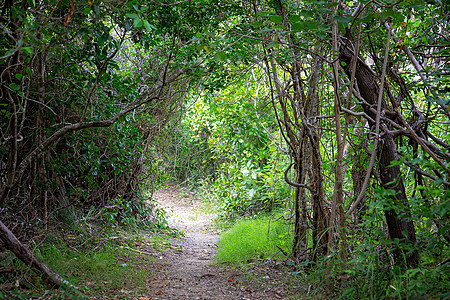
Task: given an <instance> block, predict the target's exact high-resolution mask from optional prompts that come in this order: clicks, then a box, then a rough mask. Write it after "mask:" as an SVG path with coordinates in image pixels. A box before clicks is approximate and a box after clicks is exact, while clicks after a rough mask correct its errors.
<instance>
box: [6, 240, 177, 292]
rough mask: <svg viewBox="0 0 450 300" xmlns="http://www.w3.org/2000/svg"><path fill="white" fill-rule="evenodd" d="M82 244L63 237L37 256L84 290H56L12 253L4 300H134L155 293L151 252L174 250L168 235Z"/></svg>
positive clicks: (7, 260) (40, 251) (153, 264)
mask: <svg viewBox="0 0 450 300" xmlns="http://www.w3.org/2000/svg"><path fill="white" fill-rule="evenodd" d="M77 242H80V241H78V240H76V241H71V242H70V243H69V242H64V241H63V240H62V238H61V237H59V238H56V237H53V238H47V239H46V241H45V242H44V243H43V245H42V246H40V247H39V249H37V250H35V251H34V252H35V254H37V255H38V256H40V257H41V259H42V260H43V261H44V262H45V263H46V264H47V265H48V266H49V267H51V268H52V269H53V270H54V271H56V272H57V273H59V274H60V275H61V276H62V277H64V278H65V279H67V280H68V281H69V282H70V283H71V284H73V285H74V286H77V287H78V288H79V289H78V290H74V289H71V288H68V287H61V288H60V289H58V290H51V289H49V286H47V285H46V284H45V283H44V282H43V281H42V279H41V278H40V277H39V276H36V273H34V272H33V271H31V270H30V269H29V268H28V267H27V266H25V265H24V264H23V263H22V262H21V261H20V260H18V259H17V258H15V257H14V256H13V255H12V254H10V253H8V252H5V253H4V255H7V257H5V259H4V260H3V261H0V270H5V269H6V268H11V269H12V270H13V271H12V272H11V273H10V274H5V273H3V274H0V299H3V298H4V297H6V298H8V297H13V298H17V299H28V298H30V297H44V298H45V299H47V298H48V299H89V298H91V297H94V298H102V299H129V298H138V297H141V296H145V295H147V294H149V293H150V291H149V288H148V287H149V286H150V284H149V283H150V281H151V280H153V279H154V278H155V277H157V275H155V271H157V268H155V260H156V259H155V257H154V256H153V255H151V254H150V253H148V251H151V250H152V249H154V248H156V247H155V245H160V247H159V248H160V250H164V249H163V248H172V247H173V245H172V243H171V242H170V241H169V240H168V238H165V237H164V236H162V235H161V236H160V235H155V236H148V237H147V236H145V237H143V236H131V237H128V238H126V239H120V240H119V239H117V240H113V241H108V242H105V241H104V240H103V242H101V241H100V242H99V241H98V240H97V241H95V242H94V241H93V240H91V244H88V243H85V244H84V245H75V243H77ZM7 275H8V276H7Z"/></svg>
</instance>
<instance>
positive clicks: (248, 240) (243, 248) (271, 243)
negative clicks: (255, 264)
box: [216, 217, 292, 265]
mask: <svg viewBox="0 0 450 300" xmlns="http://www.w3.org/2000/svg"><path fill="white" fill-rule="evenodd" d="M288 229H289V228H288V226H287V225H286V224H283V223H282V222H280V221H273V220H272V221H271V219H270V218H269V217H259V218H255V219H242V220H239V221H237V222H236V223H235V224H234V225H233V226H232V227H231V228H230V229H229V230H227V231H225V232H224V233H223V234H222V235H221V238H220V239H219V242H218V244H217V246H218V248H217V255H216V260H217V262H220V263H229V264H238V265H239V264H245V263H247V262H249V261H252V260H258V259H264V258H269V257H274V258H282V257H283V254H282V252H281V251H280V250H279V248H278V247H280V248H282V249H283V250H284V251H285V252H287V253H289V250H290V248H291V244H292V242H291V240H292V236H291V234H289V232H288ZM277 246H278V247H277Z"/></svg>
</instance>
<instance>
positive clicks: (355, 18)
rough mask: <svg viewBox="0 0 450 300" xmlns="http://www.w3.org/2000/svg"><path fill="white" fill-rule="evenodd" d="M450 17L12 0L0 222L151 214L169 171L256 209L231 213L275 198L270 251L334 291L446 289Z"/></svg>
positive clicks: (43, 229) (281, 5)
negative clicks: (153, 196)
mask: <svg viewBox="0 0 450 300" xmlns="http://www.w3.org/2000/svg"><path fill="white" fill-rule="evenodd" d="M449 20H450V18H449V6H448V4H445V3H442V2H441V1H427V2H424V1H417V0H410V1H398V2H396V1H389V0H385V1H361V2H351V1H337V2H327V1H312V0H311V1H281V0H274V1H272V0H270V1H257V2H249V1H232V0H227V1H216V0H199V1H179V2H177V1H144V0H142V1H141V0H139V1H137V0H135V1H128V2H124V1H96V0H93V1H90V0H89V1H70V0H63V1H34V0H28V1H15V0H6V1H4V2H3V3H2V4H1V6H0V84H1V90H0V93H1V98H0V116H1V117H0V126H1V127H0V128H1V132H0V135H1V142H0V184H1V186H0V211H1V216H0V218H1V219H0V221H1V222H0V223H1V224H0V225H2V226H3V227H2V228H6V229H7V228H10V229H11V230H12V231H13V232H14V234H15V236H17V237H19V239H20V240H22V241H28V240H29V241H30V242H29V243H28V246H29V247H34V248H35V249H39V247H40V246H39V245H38V244H36V243H37V241H38V239H39V238H42V237H44V238H45V239H47V240H48V241H52V239H53V238H56V239H57V240H58V239H59V238H58V237H60V236H64V232H67V231H69V232H72V234H75V235H76V236H78V237H79V239H92V238H93V237H95V239H93V240H101V237H103V236H105V235H110V234H112V233H113V232H115V231H116V230H123V229H128V230H130V229H145V230H160V229H162V228H164V227H165V224H164V218H163V216H162V214H161V213H160V212H159V211H158V210H156V209H155V207H154V206H153V204H152V202H151V196H148V195H151V192H152V191H153V190H154V189H156V188H157V187H158V186H159V185H160V184H161V183H163V182H165V181H167V180H178V181H182V182H185V183H187V184H189V185H191V186H193V187H195V188H196V189H201V190H203V191H206V192H204V196H205V197H208V198H209V199H211V198H212V199H214V200H213V202H214V203H215V204H217V209H218V212H219V215H220V217H221V218H222V219H223V220H235V219H236V218H239V217H247V218H250V221H248V220H247V221H239V222H238V223H237V227H235V229H234V230H235V231H236V230H237V231H239V230H240V229H239V228H241V229H242V230H244V229H246V228H247V229H248V228H251V227H252V226H256V228H262V227H264V226H265V225H264V224H265V222H267V219H266V217H267V215H270V214H274V215H277V219H278V220H279V221H280V220H281V223H280V224H278V225H279V226H278V225H277V226H276V227H274V228H276V231H275V233H276V234H275V235H273V236H271V235H269V237H268V239H267V243H268V244H271V243H273V245H272V246H270V247H271V248H270V249H271V250H267V251H272V252H270V253H271V255H272V254H273V251H276V249H279V248H281V249H283V251H282V253H284V254H283V255H284V256H285V258H286V259H287V260H289V262H290V263H292V264H293V265H295V266H296V268H297V269H296V272H295V273H296V274H300V275H301V274H309V275H304V276H309V277H308V278H310V280H311V281H313V280H315V279H317V280H318V282H315V284H316V286H327V287H330V288H329V289H328V290H327V291H328V293H329V294H328V295H327V296H328V297H337V295H344V296H343V297H344V298H350V297H353V298H357V299H359V298H375V299H377V298H389V297H435V298H446V297H448V296H449V295H448V289H447V288H446V287H447V286H448V284H449V280H448V267H449V250H448V246H449V242H450V235H449V232H450V230H449V225H448V219H449V212H450V204H449V201H448V200H449V199H450V182H449V178H450V163H449V162H450V138H449V123H450V98H449V93H450V81H449V78H450V76H448V75H449V72H450V65H449V64H448V57H449V55H450V52H449V47H450V41H449V38H448V37H449V25H450V24H449ZM147 191H148V193H147ZM260 215H264V216H265V217H263V218H262V219H261V220H259V221H258V220H253V222H254V223H252V221H251V220H252V218H257V217H258V216H260ZM246 222H247V223H246ZM258 226H259V227H258ZM274 230H275V229H274ZM283 230H285V231H287V232H285V233H282V232H281V231H283ZM4 232H6V231H2V235H1V236H0V237H1V240H3V243H4V246H5V247H7V248H8V243H7V241H6V238H5V235H4ZM250 232H251V231H250ZM50 233H51V234H50ZM233 234H235V233H233V231H231V232H230V233H229V234H228V237H225V238H224V240H223V242H222V245H226V244H227V243H230V242H229V241H233V238H232V236H233ZM250 235H251V233H250ZM55 236H56V237H55ZM277 236H279V237H280V238H278V239H277ZM281 237H283V238H284V240H285V241H286V244H279V243H280V240H281ZM286 237H289V238H288V239H287V238H286ZM79 239H76V241H71V240H67V241H65V243H69V244H70V243H75V244H74V245H75V246H79V245H77V244H76V243H80V240H79ZM274 240H275V241H276V242H273V241H274ZM264 242H266V240H258V242H255V244H258V245H260V244H262V243H264ZM50 243H52V242H50ZM83 245H84V243H83ZM274 245H275V248H274ZM277 247H278V248H277ZM93 248H95V246H94V247H93ZM52 251H53V250H52ZM54 251H57V250H54ZM104 251H108V249H107V248H106V250H104ZM224 251H225V250H224ZM264 251H266V249H262V250H258V251H257V252H256V253H258V255H260V254H261V253H264ZM74 255H75V254H74ZM261 255H263V254H261ZM220 257H224V259H223V261H226V262H229V261H230V259H229V257H231V256H230V255H227V254H226V253H219V257H218V258H219V259H221V258H220ZM42 258H43V259H44V260H46V259H47V260H48V259H49V257H46V256H43V257H42ZM245 259H247V258H245V256H243V258H242V259H240V261H241V262H242V261H245ZM58 271H59V270H58ZM303 271H304V272H303ZM60 273H61V275H63V276H64V270H61V271H60ZM318 278H324V279H323V281H321V280H319V279H318ZM0 279H2V278H1V277H0ZM446 293H447V294H446Z"/></svg>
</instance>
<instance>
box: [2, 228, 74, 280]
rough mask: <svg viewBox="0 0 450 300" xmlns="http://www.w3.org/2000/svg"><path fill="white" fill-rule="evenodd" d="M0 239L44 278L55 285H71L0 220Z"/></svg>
mask: <svg viewBox="0 0 450 300" xmlns="http://www.w3.org/2000/svg"><path fill="white" fill-rule="evenodd" d="M0 240H1V241H2V242H3V244H4V245H5V248H6V249H8V250H10V251H11V252H12V253H14V255H16V256H17V258H19V259H20V260H21V261H23V262H24V263H25V264H26V265H27V266H30V267H31V268H33V270H35V271H36V272H38V273H42V277H43V279H44V280H45V281H46V282H48V283H50V284H51V285H52V286H54V287H60V286H61V285H62V284H67V285H69V286H71V284H70V283H69V282H67V281H66V280H65V279H63V278H62V277H61V276H59V275H58V274H57V273H56V272H55V271H53V270H52V269H50V268H49V267H48V266H47V265H46V264H45V263H43V262H42V261H41V260H40V259H39V258H37V257H36V256H34V254H33V252H31V251H30V249H28V248H27V247H25V246H24V245H23V244H22V243H21V242H20V241H19V240H18V239H17V238H16V236H15V235H14V234H13V233H12V232H11V231H10V230H9V229H8V227H6V226H5V224H3V222H2V221H0Z"/></svg>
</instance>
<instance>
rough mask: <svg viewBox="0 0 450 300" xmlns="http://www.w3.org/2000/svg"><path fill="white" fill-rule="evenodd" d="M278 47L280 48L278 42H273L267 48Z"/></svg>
mask: <svg viewBox="0 0 450 300" xmlns="http://www.w3.org/2000/svg"><path fill="white" fill-rule="evenodd" d="M277 46H278V42H275V41H273V42H270V43H269V44H268V45H267V48H268V49H270V48H273V47H277Z"/></svg>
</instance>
